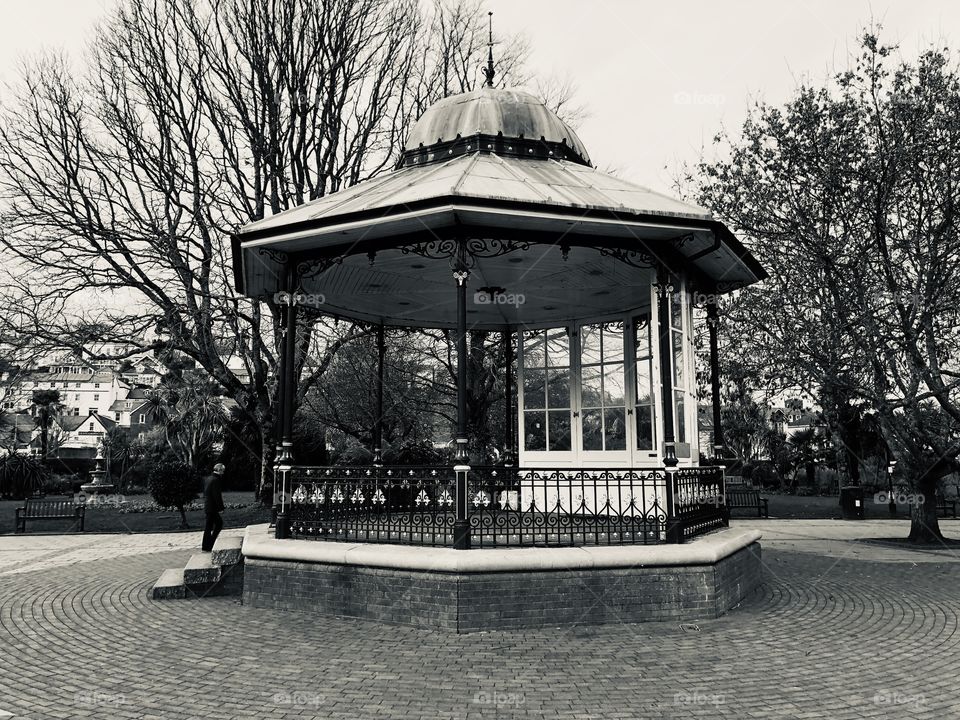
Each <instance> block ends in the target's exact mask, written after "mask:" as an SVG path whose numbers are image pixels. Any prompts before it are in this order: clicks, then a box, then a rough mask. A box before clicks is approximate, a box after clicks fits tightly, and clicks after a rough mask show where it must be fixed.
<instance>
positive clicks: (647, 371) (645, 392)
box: [636, 360, 653, 405]
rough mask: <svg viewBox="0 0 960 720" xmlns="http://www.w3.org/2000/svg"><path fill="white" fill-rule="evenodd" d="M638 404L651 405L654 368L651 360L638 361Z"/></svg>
mask: <svg viewBox="0 0 960 720" xmlns="http://www.w3.org/2000/svg"><path fill="white" fill-rule="evenodd" d="M636 367H637V388H636V390H637V397H636V402H637V403H639V404H642V405H649V404H650V402H651V399H652V397H653V383H652V382H651V380H652V378H651V375H652V368H651V361H650V360H637V366H636Z"/></svg>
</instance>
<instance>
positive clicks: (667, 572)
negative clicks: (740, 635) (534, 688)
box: [243, 525, 761, 633]
mask: <svg viewBox="0 0 960 720" xmlns="http://www.w3.org/2000/svg"><path fill="white" fill-rule="evenodd" d="M759 538H760V534H759V533H758V532H756V531H746V532H744V531H736V530H729V529H727V530H721V531H718V532H715V533H712V534H710V535H705V536H702V537H700V538H698V539H696V540H694V541H693V542H690V543H687V544H684V545H656V546H624V547H596V548H542V549H541V548H524V549H519V548H517V549H509V550H507V549H504V550H466V551H465V550H451V549H446V548H419V547H404V546H395V545H368V544H364V545H357V544H350V543H326V542H316V541H309V540H275V539H273V538H272V537H270V536H269V534H268V532H267V528H266V526H262V525H261V526H251V527H250V528H248V529H247V535H246V537H245V539H244V545H243V554H244V562H245V573H244V579H243V602H244V604H248V605H252V606H255V607H263V608H271V609H282V610H297V611H305V612H316V613H321V614H325V615H335V616H345V617H356V618H366V619H372V620H378V621H382V622H388V623H399V624H404V625H413V626H416V627H422V628H430V629H436V630H446V631H450V632H458V633H469V632H478V631H484V630H506V629H521V628H540V627H558V626H571V625H592V624H604V623H633V622H644V621H651V620H673V621H681V622H685V621H692V620H699V619H705V618H712V617H717V616H719V615H722V614H723V613H725V612H726V611H727V610H729V609H730V608H731V607H733V606H735V605H736V604H737V603H739V602H740V600H741V599H742V598H743V597H745V596H746V595H747V594H748V593H749V592H751V591H752V590H753V589H754V588H755V587H756V586H757V584H758V583H759V582H760V576H761V571H760V545H759V543H758V542H757V541H758V540H759Z"/></svg>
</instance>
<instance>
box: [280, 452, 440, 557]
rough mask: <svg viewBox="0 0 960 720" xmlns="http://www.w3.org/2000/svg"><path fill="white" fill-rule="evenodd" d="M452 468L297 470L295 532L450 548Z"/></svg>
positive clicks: (293, 476)
mask: <svg viewBox="0 0 960 720" xmlns="http://www.w3.org/2000/svg"><path fill="white" fill-rule="evenodd" d="M454 480H455V477H454V473H453V469H452V468H450V467H410V466H406V467H386V466H385V467H294V468H293V470H292V472H291V483H290V486H289V492H290V497H289V501H290V532H291V534H292V535H293V536H294V537H304V538H312V539H315V540H335V541H356V542H384V543H402V544H414V545H450V544H451V543H452V541H453V521H454V516H453V508H454V501H455V495H456V488H455V486H454Z"/></svg>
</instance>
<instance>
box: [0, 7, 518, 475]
mask: <svg viewBox="0 0 960 720" xmlns="http://www.w3.org/2000/svg"><path fill="white" fill-rule="evenodd" d="M478 7H479V6H478V5H477V3H475V2H473V1H472V0H471V1H470V2H443V3H438V4H437V5H436V6H434V8H433V10H432V12H431V13H429V14H428V15H426V16H424V15H423V14H422V13H421V10H420V7H419V4H418V3H417V2H416V1H415V0H324V1H321V0H145V1H144V2H133V1H132V0H129V1H127V2H124V3H122V4H121V5H120V6H119V7H118V8H117V9H116V10H115V11H114V12H113V13H112V14H111V16H110V17H109V19H108V20H107V21H106V22H104V23H103V25H102V26H101V27H100V29H99V30H98V32H97V34H96V37H95V39H94V40H93V42H92V45H91V47H90V51H89V55H88V60H87V64H86V67H85V70H84V71H83V72H82V73H80V74H79V75H75V74H74V73H72V72H71V71H70V69H69V66H68V64H67V63H66V62H65V60H64V59H63V58H61V57H58V56H56V55H49V56H46V57H44V58H42V59H40V60H38V61H36V62H33V63H29V64H27V65H26V66H25V67H24V68H23V72H22V75H21V79H20V83H19V85H18V87H17V88H16V89H15V91H14V92H13V94H12V99H11V101H10V102H9V103H8V105H7V107H6V108H5V109H4V112H3V117H2V120H0V197H2V199H3V200H4V201H5V211H4V212H3V215H2V218H0V221H2V227H3V234H2V237H0V244H2V246H3V247H4V249H5V251H6V255H7V257H8V258H9V259H10V261H11V262H16V263H19V264H20V266H21V267H23V268H24V269H26V271H27V272H25V273H24V274H23V276H22V278H21V280H20V281H19V284H18V285H17V286H16V287H15V288H14V290H15V294H16V296H18V297H25V298H29V303H28V308H29V313H28V315H29V319H30V321H31V323H30V328H29V330H30V333H31V334H32V335H34V336H35V337H37V338H40V339H43V340H44V341H49V342H53V343H58V344H61V345H67V346H69V347H71V348H73V349H74V350H75V351H76V352H78V353H83V352H84V351H85V349H87V348H89V347H90V346H91V344H92V343H104V342H124V343H128V344H129V346H130V351H129V353H130V354H134V353H137V352H142V351H144V350H156V349H162V350H166V351H168V352H169V353H171V354H173V355H179V356H185V357H187V358H190V359H191V360H193V361H194V362H195V363H196V364H197V365H198V366H199V367H200V368H202V369H203V371H205V372H206V373H207V374H208V375H209V376H210V377H211V378H212V379H213V380H214V381H215V382H216V383H217V384H218V385H219V386H220V387H221V388H223V389H224V391H225V392H226V393H228V394H229V395H230V396H232V397H233V398H234V399H236V401H237V403H238V404H239V406H240V409H241V412H242V413H243V414H244V415H245V416H246V417H247V418H248V419H249V420H250V422H251V423H252V424H254V425H255V426H256V427H258V428H259V429H260V445H261V447H260V448H258V449H257V450H258V452H259V455H260V457H261V458H262V470H263V473H262V474H263V477H264V478H265V477H267V474H268V468H269V466H270V463H271V461H272V448H273V445H274V439H273V438H274V427H275V423H276V417H275V414H276V412H275V408H276V394H277V388H276V383H275V381H274V374H273V369H274V367H275V365H276V358H277V345H276V343H277V338H278V337H279V333H278V330H279V326H278V323H279V309H278V307H277V306H276V305H275V303H273V302H272V301H271V300H270V299H267V300H266V301H263V302H261V301H257V300H250V299H247V298H243V297H240V296H238V295H237V294H236V293H235V290H234V288H233V283H232V277H231V267H232V263H231V258H230V249H229V243H227V242H225V239H226V238H227V237H228V235H229V234H230V233H231V232H233V231H234V230H236V228H237V227H238V226H240V225H242V224H244V223H246V222H249V221H252V220H257V219H260V218H262V217H264V216H265V215H266V214H268V213H277V212H280V211H283V210H285V209H287V208H289V207H293V206H295V205H297V204H300V203H303V202H307V201H309V200H312V199H315V198H318V197H321V196H323V195H325V194H327V193H330V192H335V191H336V190H338V189H340V188H342V187H345V186H348V185H350V184H353V183H356V182H359V181H361V180H363V179H365V178H368V177H370V176H372V175H374V174H376V173H378V172H381V171H382V170H384V169H385V168H388V167H390V166H391V165H392V164H393V162H394V161H395V159H396V153H397V151H398V149H399V143H400V140H401V139H402V138H403V136H404V135H405V134H406V131H407V128H408V127H409V124H410V123H411V122H412V121H413V120H414V119H415V118H416V117H417V116H418V114H419V112H420V111H422V109H423V108H424V107H425V106H426V105H427V104H429V103H430V102H432V101H433V100H435V99H436V98H437V97H438V96H439V95H444V94H447V93H449V92H457V91H461V90H465V89H470V88H471V87H472V86H473V83H472V77H473V75H474V68H476V67H478V66H479V65H480V63H481V57H482V55H483V50H484V49H485V46H484V42H483V32H482V27H483V20H484V18H483V16H482V14H480V13H478V12H477V10H478ZM524 54H525V49H524V45H523V43H522V42H520V41H519V40H517V39H510V40H507V41H506V42H505V43H504V46H503V47H501V49H500V52H499V59H498V67H499V72H500V76H499V77H500V79H501V81H504V82H506V81H508V79H509V78H512V77H514V76H515V75H516V73H518V69H519V67H520V66H521V64H522V60H523V57H524ZM362 334H363V333H362V332H361V331H359V330H357V329H356V328H354V327H353V326H350V325H348V324H342V323H341V324H335V323H324V322H321V321H317V320H316V319H313V320H311V321H309V322H304V323H303V324H302V326H301V328H300V331H299V332H298V345H299V350H300V352H299V358H300V361H299V363H298V367H297V372H298V373H302V378H303V382H302V383H301V386H300V397H302V396H303V394H304V393H306V392H308V391H309V389H310V388H311V387H312V385H313V384H314V383H316V382H317V381H318V379H319V378H320V377H321V376H322V374H323V372H325V370H326V368H328V367H329V364H330V360H331V358H332V357H333V355H334V354H335V353H336V352H337V350H338V349H339V348H341V347H343V346H344V345H346V344H348V343H350V342H352V341H353V340H354V339H356V338H357V337H359V336H360V335H362ZM228 357H236V358H240V360H241V361H242V363H243V366H244V368H245V371H246V372H245V375H246V376H247V377H249V381H248V382H243V381H241V380H240V379H239V378H238V377H237V375H235V374H234V373H233V372H232V371H231V370H230V368H229V367H228V366H227V362H226V358H228Z"/></svg>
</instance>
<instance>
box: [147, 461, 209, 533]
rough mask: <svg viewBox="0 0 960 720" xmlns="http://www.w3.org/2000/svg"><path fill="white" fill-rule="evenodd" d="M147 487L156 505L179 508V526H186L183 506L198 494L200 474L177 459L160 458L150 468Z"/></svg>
mask: <svg viewBox="0 0 960 720" xmlns="http://www.w3.org/2000/svg"><path fill="white" fill-rule="evenodd" d="M147 487H148V489H149V490H150V495H151V496H153V499H154V502H156V503H157V505H159V506H160V507H167V508H176V509H177V510H179V511H180V527H181V528H186V527H188V526H187V515H186V513H185V512H184V507H186V506H187V505H189V504H190V501H191V500H193V499H194V498H196V497H197V495H198V494H199V489H200V476H199V474H198V473H197V471H196V470H194V469H193V468H192V467H190V466H189V465H187V464H185V463H182V462H179V461H177V460H161V461H159V462H158V463H157V464H156V465H154V466H153V468H152V469H151V470H150V473H149V475H148V476H147Z"/></svg>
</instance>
